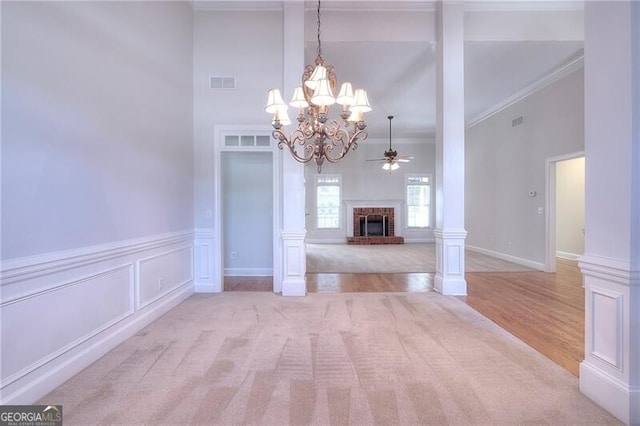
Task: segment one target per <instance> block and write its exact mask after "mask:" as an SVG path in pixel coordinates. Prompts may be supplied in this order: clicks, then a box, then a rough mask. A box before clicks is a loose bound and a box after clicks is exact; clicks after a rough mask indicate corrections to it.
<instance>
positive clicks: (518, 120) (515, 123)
mask: <svg viewBox="0 0 640 426" xmlns="http://www.w3.org/2000/svg"><path fill="white" fill-rule="evenodd" d="M523 120H524V119H523V118H522V116H520V117H518V118H514V119H513V120H511V127H516V126H519V125H521V124H522V121H523Z"/></svg>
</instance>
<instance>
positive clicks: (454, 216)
mask: <svg viewBox="0 0 640 426" xmlns="http://www.w3.org/2000/svg"><path fill="white" fill-rule="evenodd" d="M438 5H439V8H438V12H437V17H438V24H439V25H438V34H437V35H438V43H437V47H436V48H437V58H438V61H437V75H436V85H437V89H436V90H437V92H436V95H437V99H436V102H437V105H436V229H435V231H434V235H435V239H436V276H435V282H434V287H435V290H436V291H438V292H440V293H442V294H452V295H453V294H457V295H464V294H467V282H466V280H465V278H464V240H465V237H466V235H467V232H466V231H465V229H464V5H463V2H462V1H448V0H444V1H442V2H439V3H438Z"/></svg>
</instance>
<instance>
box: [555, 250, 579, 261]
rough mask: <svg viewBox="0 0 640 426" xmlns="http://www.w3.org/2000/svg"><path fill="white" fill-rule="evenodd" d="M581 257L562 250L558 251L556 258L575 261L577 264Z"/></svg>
mask: <svg viewBox="0 0 640 426" xmlns="http://www.w3.org/2000/svg"><path fill="white" fill-rule="evenodd" d="M581 256H582V255H580V254H575V253H569V252H567V251H560V250H557V251H556V257H559V258H560V259H567V260H573V261H576V262H577V261H578V260H580V257H581Z"/></svg>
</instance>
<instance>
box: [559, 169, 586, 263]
mask: <svg viewBox="0 0 640 426" xmlns="http://www.w3.org/2000/svg"><path fill="white" fill-rule="evenodd" d="M584 189H585V188H584V157H580V158H573V159H571V160H565V161H558V162H557V163H556V253H557V255H558V256H559V257H563V258H567V259H572V260H576V259H578V257H580V256H582V254H584Z"/></svg>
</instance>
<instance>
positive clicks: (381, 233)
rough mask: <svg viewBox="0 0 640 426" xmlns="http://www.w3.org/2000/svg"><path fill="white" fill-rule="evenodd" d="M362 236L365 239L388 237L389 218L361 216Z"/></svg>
mask: <svg viewBox="0 0 640 426" xmlns="http://www.w3.org/2000/svg"><path fill="white" fill-rule="evenodd" d="M359 221H360V235H361V236H363V237H388V236H389V216H386V215H384V216H383V215H380V214H370V215H368V216H360V218H359Z"/></svg>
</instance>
